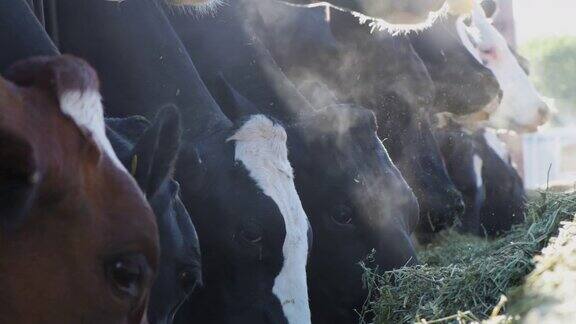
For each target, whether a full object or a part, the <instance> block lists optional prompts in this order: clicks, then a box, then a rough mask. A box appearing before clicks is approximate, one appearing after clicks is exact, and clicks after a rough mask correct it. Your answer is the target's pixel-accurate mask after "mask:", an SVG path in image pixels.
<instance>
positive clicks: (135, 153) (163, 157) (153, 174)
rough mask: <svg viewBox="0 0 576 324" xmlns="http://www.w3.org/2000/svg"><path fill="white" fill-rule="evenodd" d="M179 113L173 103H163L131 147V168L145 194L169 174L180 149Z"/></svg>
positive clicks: (155, 190)
mask: <svg viewBox="0 0 576 324" xmlns="http://www.w3.org/2000/svg"><path fill="white" fill-rule="evenodd" d="M180 137H181V126H180V114H179V112H178V108H177V107H175V106H167V107H164V108H163V109H162V110H160V112H159V113H158V115H157V116H156V118H155V119H154V121H153V123H152V125H151V126H150V127H148V128H147V129H146V130H145V131H144V133H143V134H142V136H141V137H140V139H139V140H138V142H137V143H136V144H135V146H134V149H133V150H132V160H131V163H130V169H131V172H132V174H133V175H134V178H135V179H136V181H137V182H138V184H139V185H140V188H142V190H143V191H144V193H145V194H146V196H148V197H152V196H153V195H154V194H156V192H157V191H158V189H159V188H160V186H161V185H162V183H163V182H164V181H165V180H166V179H168V178H169V177H171V176H172V173H173V172H174V167H175V164H176V159H177V158H178V153H179V151H180Z"/></svg>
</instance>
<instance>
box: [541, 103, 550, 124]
mask: <svg viewBox="0 0 576 324" xmlns="http://www.w3.org/2000/svg"><path fill="white" fill-rule="evenodd" d="M538 115H539V116H540V119H541V120H542V121H543V122H546V121H547V120H548V118H550V108H549V107H548V105H546V104H544V105H543V106H541V107H540V108H538Z"/></svg>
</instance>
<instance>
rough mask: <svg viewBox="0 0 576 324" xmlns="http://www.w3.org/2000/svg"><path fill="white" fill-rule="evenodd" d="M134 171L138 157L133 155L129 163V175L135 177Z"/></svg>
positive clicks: (136, 167)
mask: <svg viewBox="0 0 576 324" xmlns="http://www.w3.org/2000/svg"><path fill="white" fill-rule="evenodd" d="M136 169H138V155H134V157H133V158H132V162H131V163H130V174H131V175H132V176H135V175H136Z"/></svg>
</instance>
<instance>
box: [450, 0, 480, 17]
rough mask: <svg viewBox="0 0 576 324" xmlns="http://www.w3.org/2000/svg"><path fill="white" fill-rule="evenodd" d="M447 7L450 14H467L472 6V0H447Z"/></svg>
mask: <svg viewBox="0 0 576 324" xmlns="http://www.w3.org/2000/svg"><path fill="white" fill-rule="evenodd" d="M448 8H449V10H448V12H450V13H451V14H452V15H455V16H460V15H467V14H469V13H471V12H472V9H473V8H474V0H448Z"/></svg>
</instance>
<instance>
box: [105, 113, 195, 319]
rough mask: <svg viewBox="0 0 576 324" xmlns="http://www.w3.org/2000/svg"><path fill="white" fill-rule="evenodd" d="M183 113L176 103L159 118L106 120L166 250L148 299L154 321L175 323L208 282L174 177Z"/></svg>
mask: <svg viewBox="0 0 576 324" xmlns="http://www.w3.org/2000/svg"><path fill="white" fill-rule="evenodd" d="M179 118H180V117H179V114H178V111H177V110H176V108H174V107H172V108H165V109H164V110H162V111H161V112H160V113H159V114H158V116H157V118H156V119H155V120H154V123H153V124H150V123H148V122H147V121H146V120H145V119H144V118H141V117H140V118H139V117H132V118H122V119H116V118H108V119H107V120H106V126H107V135H108V138H110V142H111V143H112V146H113V148H114V151H116V153H117V155H118V158H119V159H120V160H121V161H122V163H123V164H124V166H125V167H126V168H127V169H128V170H130V172H132V174H133V175H134V178H135V179H136V181H137V182H138V184H139V185H140V188H142V190H143V191H144V192H145V194H146V196H147V198H148V201H149V202H150V205H151V206H152V208H153V210H154V213H155V214H156V222H157V224H158V231H159V233H160V247H161V253H160V267H159V269H158V276H157V277H156V280H155V282H154V286H153V287H152V291H151V293H150V301H149V305H148V321H149V322H150V323H162V324H167V323H171V322H172V319H173V318H174V316H175V315H176V312H177V311H178V309H179V307H180V306H181V305H182V303H184V301H185V300H186V299H187V298H188V297H189V296H190V295H191V294H192V293H193V291H194V289H195V288H196V287H197V286H200V285H201V283H202V272H201V262H200V246H199V243H198V236H197V234H196V230H195V228H194V225H193V224H192V220H191V219H190V214H188V211H187V210H186V208H185V207H184V204H183V203H182V200H181V198H180V186H179V184H178V183H177V182H176V181H174V180H173V179H172V178H171V177H172V173H173V172H174V165H175V163H176V159H177V156H178V152H179V149H180V135H181V131H180V119H179Z"/></svg>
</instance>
